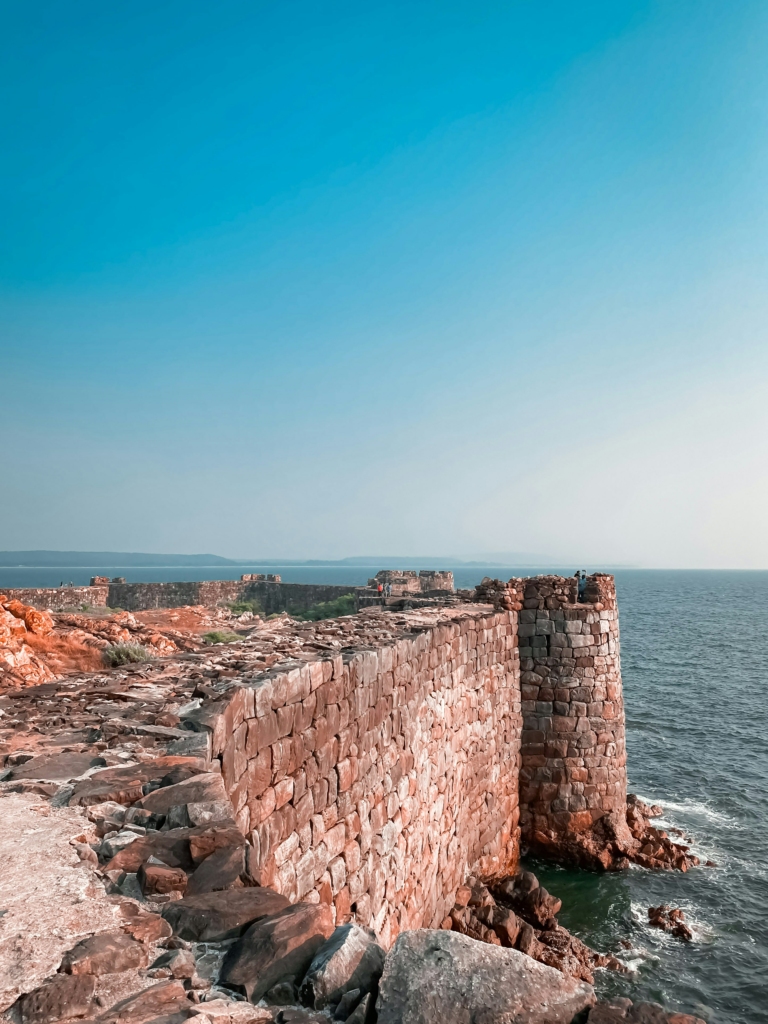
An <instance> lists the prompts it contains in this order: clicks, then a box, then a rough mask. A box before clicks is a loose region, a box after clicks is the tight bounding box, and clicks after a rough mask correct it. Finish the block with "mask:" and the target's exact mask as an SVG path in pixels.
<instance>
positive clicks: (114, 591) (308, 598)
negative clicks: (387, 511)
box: [0, 579, 355, 615]
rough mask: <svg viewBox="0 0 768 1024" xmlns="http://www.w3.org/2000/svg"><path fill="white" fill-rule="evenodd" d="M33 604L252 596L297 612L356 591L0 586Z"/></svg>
mask: <svg viewBox="0 0 768 1024" xmlns="http://www.w3.org/2000/svg"><path fill="white" fill-rule="evenodd" d="M0 589H2V593H4V594H7V595H8V597H9V598H16V599H17V600H19V601H23V602H24V603H25V604H31V605H34V606H35V607H36V608H50V609H51V610H52V611H62V610H64V609H72V608H78V607H80V606H82V605H89V606H90V607H92V608H104V607H108V608H121V609H122V610H123V611H128V612H139V611H148V610H150V609H153V608H180V607H182V606H184V605H201V604H202V605H206V606H207V607H214V606H216V605H218V604H230V603H233V602H235V601H257V602H258V603H259V605H260V607H261V608H262V610H263V611H264V614H265V615H272V614H273V613H275V612H289V613H302V612H305V611H307V610H308V609H309V608H311V607H312V606H313V605H315V604H318V603H319V602H321V601H335V600H337V599H338V598H339V597H343V596H344V595H346V594H352V593H354V592H355V587H339V586H327V585H324V584H315V583H282V582H271V581H267V580H253V579H245V580H203V581H200V582H181V583H116V582H107V583H96V584H93V585H91V586H89V587H40V588H33V587H29V588H23V589H22V588H10V589H8V588H0Z"/></svg>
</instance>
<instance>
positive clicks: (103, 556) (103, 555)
mask: <svg viewBox="0 0 768 1024" xmlns="http://www.w3.org/2000/svg"><path fill="white" fill-rule="evenodd" d="M239 564H240V563H239V562H233V561H232V560H231V559H230V558H222V557H221V556H220V555H150V554H147V553H146V552H143V551H0V566H2V568H4V569H7V568H17V567H19V566H24V567H27V566H29V567H30V568H34V567H36V566H40V567H44V568H54V567H55V568H59V567H61V568H62V569H64V568H67V569H75V568H78V567H87V568H89V569H109V568H123V567H128V566H141V567H142V568H148V567H150V566H161V565H162V566H165V565H239Z"/></svg>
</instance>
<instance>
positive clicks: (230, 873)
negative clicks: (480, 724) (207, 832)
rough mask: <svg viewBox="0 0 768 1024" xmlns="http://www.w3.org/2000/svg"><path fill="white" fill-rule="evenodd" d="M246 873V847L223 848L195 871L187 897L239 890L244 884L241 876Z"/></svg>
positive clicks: (189, 884) (207, 858)
mask: <svg viewBox="0 0 768 1024" xmlns="http://www.w3.org/2000/svg"><path fill="white" fill-rule="evenodd" d="M244 872H245V847H244V846H223V847H221V848H220V849H218V850H215V851H214V852H213V853H212V854H211V855H210V857H206V859H205V860H204V861H203V863H202V864H201V865H200V866H199V867H198V868H196V869H195V871H194V872H193V874H192V875H191V877H190V879H189V882H188V883H187V895H188V896H197V895H199V894H200V893H205V892H218V891H220V890H221V889H233V888H237V887H239V886H241V885H242V884H243V883H242V881H241V878H240V876H241V875H242V874H244Z"/></svg>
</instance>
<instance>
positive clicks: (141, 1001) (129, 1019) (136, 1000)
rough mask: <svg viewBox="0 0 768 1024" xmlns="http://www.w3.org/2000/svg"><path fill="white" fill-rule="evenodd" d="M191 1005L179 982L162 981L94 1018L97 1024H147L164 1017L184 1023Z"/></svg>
mask: <svg viewBox="0 0 768 1024" xmlns="http://www.w3.org/2000/svg"><path fill="white" fill-rule="evenodd" d="M191 1008H192V1004H191V1003H190V1001H189V997H188V995H187V992H186V990H185V988H184V985H183V983H182V982H180V981H161V982H160V984H159V985H152V986H151V987H150V988H145V989H144V990H143V991H142V992H139V993H137V994H136V995H133V996H129V997H128V999H124V1000H123V1001H122V1002H120V1003H117V1004H116V1005H115V1006H113V1007H112V1008H111V1009H110V1010H108V1011H107V1012H106V1013H103V1014H102V1015H101V1016H100V1017H97V1018H96V1019H97V1020H98V1021H99V1024H150V1021H157V1020H158V1018H159V1019H161V1020H162V1019H163V1017H166V1016H168V1017H171V1018H172V1017H173V1015H174V1014H180V1019H181V1020H185V1019H186V1016H188V1015H189V1011H190V1010H191Z"/></svg>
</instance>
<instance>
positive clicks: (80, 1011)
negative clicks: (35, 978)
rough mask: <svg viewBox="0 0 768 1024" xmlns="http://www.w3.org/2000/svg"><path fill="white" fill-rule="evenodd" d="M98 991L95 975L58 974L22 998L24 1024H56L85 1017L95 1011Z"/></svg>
mask: <svg viewBox="0 0 768 1024" xmlns="http://www.w3.org/2000/svg"><path fill="white" fill-rule="evenodd" d="M95 988H96V979H95V978H94V977H93V976H92V975H89V974H84V975H69V974H56V975H54V977H52V978H48V980H47V981H46V982H44V983H43V984H42V985H41V986H40V987H39V988H36V989H35V990H34V991H33V992H29V993H28V994H27V995H25V996H22V997H21V1000H20V1005H21V1019H22V1021H23V1024H52V1022H53V1021H59V1020H70V1019H71V1018H72V1017H84V1016H85V1015H86V1014H87V1013H88V1012H89V1011H90V1009H91V1004H92V1001H93V993H94V991H95Z"/></svg>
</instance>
